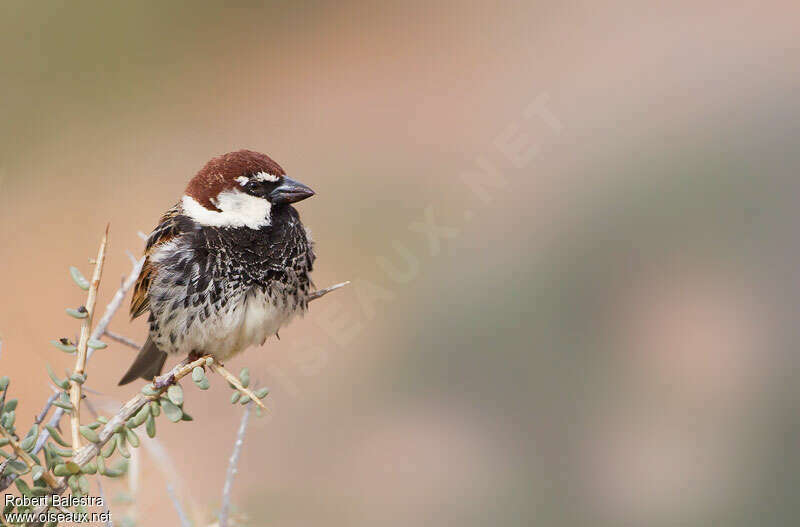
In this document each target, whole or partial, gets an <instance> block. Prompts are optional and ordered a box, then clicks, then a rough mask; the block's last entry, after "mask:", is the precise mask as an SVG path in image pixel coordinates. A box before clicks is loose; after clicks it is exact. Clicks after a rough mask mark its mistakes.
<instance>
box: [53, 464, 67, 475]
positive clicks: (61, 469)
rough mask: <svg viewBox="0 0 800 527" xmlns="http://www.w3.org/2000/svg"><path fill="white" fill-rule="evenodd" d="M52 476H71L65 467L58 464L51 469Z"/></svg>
mask: <svg viewBox="0 0 800 527" xmlns="http://www.w3.org/2000/svg"><path fill="white" fill-rule="evenodd" d="M53 474H55V475H56V476H68V475H69V474H71V472H70V471H69V469H68V468H67V465H65V464H64V463H59V464H58V465H56V466H55V467H53Z"/></svg>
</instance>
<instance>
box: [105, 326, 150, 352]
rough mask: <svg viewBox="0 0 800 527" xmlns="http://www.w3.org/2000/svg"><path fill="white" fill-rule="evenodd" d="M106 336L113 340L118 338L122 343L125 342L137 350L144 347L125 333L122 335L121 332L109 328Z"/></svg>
mask: <svg viewBox="0 0 800 527" xmlns="http://www.w3.org/2000/svg"><path fill="white" fill-rule="evenodd" d="M106 336H107V337H108V338H110V339H111V340H116V341H117V342H119V343H120V344H125V345H126V346H130V347H131V348H133V349H135V350H140V349H142V347H141V346H140V345H139V344H138V343H137V342H135V341H133V340H131V339H129V338H128V337H126V336H124V335H120V334H119V333H114V332H112V331H111V330H109V329H107V330H106Z"/></svg>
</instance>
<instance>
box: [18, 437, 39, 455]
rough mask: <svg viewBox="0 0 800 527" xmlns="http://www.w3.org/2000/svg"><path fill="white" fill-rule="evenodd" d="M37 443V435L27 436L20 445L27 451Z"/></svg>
mask: <svg viewBox="0 0 800 527" xmlns="http://www.w3.org/2000/svg"><path fill="white" fill-rule="evenodd" d="M35 445H36V438H35V437H26V438H25V439H23V440H22V442H20V444H19V447H20V448H21V449H22V450H24V451H25V452H30V451H31V450H32V449H33V447H34V446H35Z"/></svg>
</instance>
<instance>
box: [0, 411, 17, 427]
mask: <svg viewBox="0 0 800 527" xmlns="http://www.w3.org/2000/svg"><path fill="white" fill-rule="evenodd" d="M16 418H17V416H16V414H15V413H14V412H8V413H5V414H3V417H2V418H0V425H3V428H5V429H6V430H8V429H9V428H11V427H12V426H14V419H16Z"/></svg>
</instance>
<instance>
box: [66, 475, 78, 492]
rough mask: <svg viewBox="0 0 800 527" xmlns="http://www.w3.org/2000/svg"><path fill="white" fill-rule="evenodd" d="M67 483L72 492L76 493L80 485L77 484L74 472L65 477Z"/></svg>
mask: <svg viewBox="0 0 800 527" xmlns="http://www.w3.org/2000/svg"><path fill="white" fill-rule="evenodd" d="M67 485H69V488H70V490H71V491H72V493H73V494H77V493H78V491H80V487H79V486H78V477H77V476H76V475H75V474H73V475H71V476H70V477H68V478H67Z"/></svg>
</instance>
